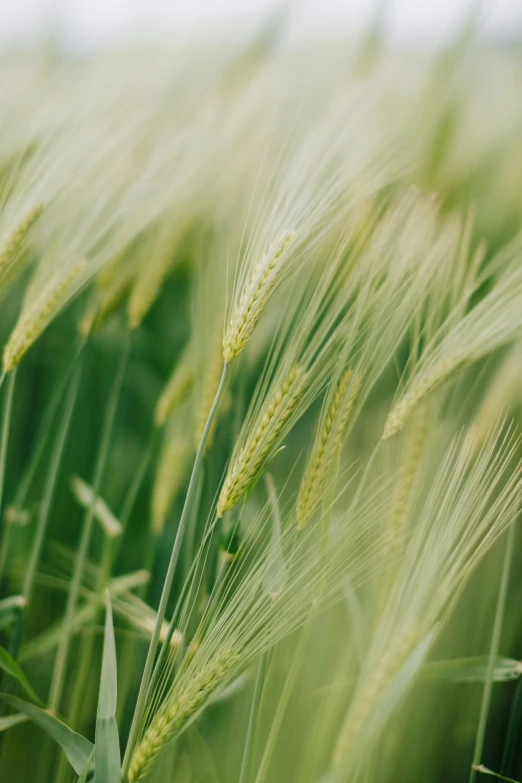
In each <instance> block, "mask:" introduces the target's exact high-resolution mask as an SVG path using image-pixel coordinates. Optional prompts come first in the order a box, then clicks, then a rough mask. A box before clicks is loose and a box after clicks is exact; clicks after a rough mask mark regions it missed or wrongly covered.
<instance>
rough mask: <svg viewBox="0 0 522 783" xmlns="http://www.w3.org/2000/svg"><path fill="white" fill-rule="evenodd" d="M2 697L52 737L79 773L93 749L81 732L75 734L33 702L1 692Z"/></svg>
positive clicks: (79, 773)
mask: <svg viewBox="0 0 522 783" xmlns="http://www.w3.org/2000/svg"><path fill="white" fill-rule="evenodd" d="M3 698H4V699H5V700H6V702H7V703H8V704H10V705H11V707H14V708H15V710H19V711H20V712H23V713H24V714H25V715H27V717H28V718H30V719H31V720H32V721H33V722H34V723H36V725H37V726H39V727H40V728H41V729H43V730H44V731H45V732H46V733H47V734H48V735H49V736H50V737H52V738H53V739H54V740H55V742H57V743H58V745H60V747H61V748H62V750H63V752H64V753H65V755H66V757H67V760H68V762H69V763H70V765H71V767H72V768H73V769H74V771H75V772H76V773H77V774H78V775H81V773H82V772H83V770H84V769H85V765H86V764H87V761H88V760H89V758H90V756H91V753H92V752H93V750H94V746H93V744H92V742H89V740H88V739H86V738H85V737H82V735H81V734H77V733H76V732H75V731H73V730H72V729H71V728H69V726H67V725H66V724H65V723H62V721H61V720H58V718H55V716H54V715H51V713H50V712H47V710H42V709H41V707H37V706H36V705H35V704H31V703H30V702H28V701H24V700H23V699H19V698H18V697H17V696H11V695H6V694H3Z"/></svg>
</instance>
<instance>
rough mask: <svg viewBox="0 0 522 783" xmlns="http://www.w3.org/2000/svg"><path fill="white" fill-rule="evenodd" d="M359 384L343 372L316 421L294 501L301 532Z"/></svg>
mask: <svg viewBox="0 0 522 783" xmlns="http://www.w3.org/2000/svg"><path fill="white" fill-rule="evenodd" d="M359 388H360V382H359V380H358V379H357V377H355V378H353V377H352V371H351V370H350V369H348V370H346V371H345V372H344V373H343V374H342V376H341V378H340V379H339V382H338V384H337V386H336V389H335V391H334V393H333V396H332V399H331V401H330V404H329V405H328V407H327V408H326V411H325V413H324V415H323V416H322V417H321V420H320V422H319V428H318V432H317V436H316V439H315V443H314V446H313V448H312V451H311V452H310V455H309V457H308V461H307V464H306V467H305V471H304V474H303V479H302V481H301V486H300V488H299V493H298V495H297V502H296V517H297V524H298V527H299V529H300V530H302V529H303V528H304V527H305V526H306V525H307V523H308V522H309V521H310V519H311V518H312V516H313V513H314V511H315V509H316V508H317V504H318V503H319V501H320V500H321V497H322V495H323V491H324V488H325V486H326V483H327V481H328V476H329V473H330V469H331V467H332V462H333V459H334V456H335V454H336V452H337V450H338V449H339V447H340V445H341V441H342V439H343V435H344V432H345V430H346V426H347V424H348V420H349V418H350V414H351V412H352V410H353V406H354V404H355V400H356V398H357V394H358V392H359Z"/></svg>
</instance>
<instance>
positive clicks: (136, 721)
mask: <svg viewBox="0 0 522 783" xmlns="http://www.w3.org/2000/svg"><path fill="white" fill-rule="evenodd" d="M227 369H228V365H227V364H226V362H225V364H224V365H223V372H222V373H221V380H220V383H219V387H218V389H217V392H216V396H215V398H214V402H213V403H212V407H211V409H210V411H209V414H208V418H207V423H206V424H205V429H204V430H203V434H202V436H201V441H200V444H199V447H198V450H197V453H196V458H195V460H194V465H193V468H192V474H191V476H190V482H189V486H188V489H187V494H186V497H185V503H184V505H183V511H182V512H181V518H180V521H179V525H178V529H177V532H176V538H175V539H174V545H173V547H172V552H171V556H170V562H169V565H168V569H167V573H166V576H165V581H164V583H163V589H162V593H161V598H160V602H159V606H158V613H157V615H156V623H155V626H154V630H153V632H152V638H151V640H150V644H149V649H148V652H147V659H146V661H145V667H144V670H143V675H142V678H141V683H140V689H139V693H138V699H137V702H136V707H135V710H134V715H133V718H132V724H131V728H130V732H129V739H128V742H127V748H126V750H125V757H124V759H123V766H122V777H123V779H124V780H125V778H126V776H127V773H128V771H129V764H130V760H131V757H132V753H133V751H134V746H135V744H136V741H137V737H138V732H139V730H140V727H141V721H142V718H143V714H144V712H145V704H146V699H147V691H148V688H149V682H150V678H151V675H152V668H153V664H154V657H155V655H156V649H157V646H158V641H159V636H160V631H161V626H162V623H163V620H164V618H165V613H166V611H167V603H168V600H169V596H170V591H171V588H172V582H173V580H174V574H175V571H176V566H177V562H178V557H179V553H180V549H181V544H182V541H183V536H184V533H185V528H186V526H187V523H188V520H189V515H190V509H191V506H192V500H193V498H194V494H195V492H196V486H197V482H198V476H199V472H200V469H201V463H202V461H203V454H204V451H205V445H206V441H207V437H208V433H209V430H210V427H211V426H212V420H213V418H214V414H215V412H216V409H217V407H218V404H219V400H220V398H221V394H222V392H223V389H224V386H225V379H226V375H227Z"/></svg>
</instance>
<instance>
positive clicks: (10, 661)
mask: <svg viewBox="0 0 522 783" xmlns="http://www.w3.org/2000/svg"><path fill="white" fill-rule="evenodd" d="M0 668H2V669H3V670H4V671H5V672H6V673H7V674H8V675H9V676H10V677H12V678H13V680H16V682H17V683H18V684H19V685H20V687H21V688H22V689H23V690H24V691H25V693H26V694H27V695H28V696H29V698H30V699H32V700H33V701H34V702H36V704H39V705H40V706H43V702H42V701H41V700H40V699H39V698H38V696H37V695H36V693H35V691H34V688H33V686H32V685H31V683H30V682H29V680H28V679H27V676H26V674H25V672H24V670H23V669H22V667H21V666H20V664H19V663H18V661H15V659H14V658H13V657H12V656H11V655H9V653H8V652H7V650H6V649H5V647H2V646H0Z"/></svg>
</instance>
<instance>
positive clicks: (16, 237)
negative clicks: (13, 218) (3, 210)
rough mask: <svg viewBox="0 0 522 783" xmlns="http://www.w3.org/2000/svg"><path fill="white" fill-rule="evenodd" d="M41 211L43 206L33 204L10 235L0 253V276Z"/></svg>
mask: <svg viewBox="0 0 522 783" xmlns="http://www.w3.org/2000/svg"><path fill="white" fill-rule="evenodd" d="M43 210H44V205H43V204H35V206H34V207H33V208H32V209H30V210H29V212H28V213H27V214H26V216H25V217H24V218H23V219H22V220H21V221H20V223H19V224H18V225H17V227H16V228H15V229H14V231H13V232H12V233H11V234H10V236H9V238H8V239H7V242H6V243H5V245H4V247H3V249H2V251H1V252H0V275H3V273H4V271H5V269H6V267H7V265H8V264H9V262H10V261H11V259H12V257H13V256H14V255H15V253H16V252H17V251H18V250H19V249H20V247H21V246H22V244H23V242H24V240H25V238H26V236H27V235H28V233H29V231H30V230H31V228H32V227H33V225H34V224H35V223H36V221H37V220H38V218H39V217H40V215H41V214H42V212H43Z"/></svg>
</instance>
